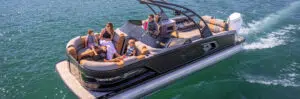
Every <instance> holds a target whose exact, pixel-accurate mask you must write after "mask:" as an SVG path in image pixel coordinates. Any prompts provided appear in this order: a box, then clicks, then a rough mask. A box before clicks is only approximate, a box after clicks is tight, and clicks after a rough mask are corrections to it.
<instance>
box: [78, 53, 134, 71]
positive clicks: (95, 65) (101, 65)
mask: <svg viewBox="0 0 300 99" xmlns="http://www.w3.org/2000/svg"><path fill="white" fill-rule="evenodd" d="M123 61H124V62H123V63H122V64H120V63H118V62H97V61H92V60H85V59H83V60H81V61H80V64H81V65H82V66H83V67H84V68H87V69H90V70H95V71H106V70H114V69H118V68H121V67H123V66H128V65H129V64H132V63H135V62H137V61H138V58H137V57H136V56H131V57H127V58H125V59H124V60H123Z"/></svg>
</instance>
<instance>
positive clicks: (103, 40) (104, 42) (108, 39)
mask: <svg viewBox="0 0 300 99" xmlns="http://www.w3.org/2000/svg"><path fill="white" fill-rule="evenodd" d="M114 35H115V32H114V27H113V24H112V23H110V22H108V23H107V24H106V26H105V28H104V29H102V31H101V33H100V37H99V38H100V40H99V44H100V45H101V46H106V47H107V59H108V60H111V59H113V56H114V55H115V56H117V57H119V56H120V54H118V53H117V51H116V48H115V46H114V44H113V42H112V41H113V37H114Z"/></svg>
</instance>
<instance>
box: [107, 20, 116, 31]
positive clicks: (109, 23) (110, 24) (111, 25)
mask: <svg viewBox="0 0 300 99" xmlns="http://www.w3.org/2000/svg"><path fill="white" fill-rule="evenodd" d="M106 25H107V26H109V32H112V33H114V32H115V31H114V25H113V24H112V23H111V22H108V23H107V24H106Z"/></svg>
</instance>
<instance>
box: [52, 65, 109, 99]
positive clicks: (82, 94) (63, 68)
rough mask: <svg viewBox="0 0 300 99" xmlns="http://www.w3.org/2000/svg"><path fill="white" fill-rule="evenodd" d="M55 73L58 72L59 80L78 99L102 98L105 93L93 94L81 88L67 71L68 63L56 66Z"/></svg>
mask: <svg viewBox="0 0 300 99" xmlns="http://www.w3.org/2000/svg"><path fill="white" fill-rule="evenodd" d="M56 71H57V72H58V74H59V76H60V77H61V79H63V81H64V83H65V84H66V85H67V86H68V88H69V89H71V91H72V92H73V93H74V94H75V95H76V96H78V97H79V98H80V99H95V98H97V97H100V96H103V95H105V94H107V93H105V92H93V91H88V90H86V89H85V88H84V87H82V86H81V84H80V82H79V81H78V80H77V79H76V78H75V76H73V75H72V74H71V72H70V70H69V66H68V61H66V60H65V61H62V62H59V63H57V64H56Z"/></svg>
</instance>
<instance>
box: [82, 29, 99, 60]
mask: <svg viewBox="0 0 300 99" xmlns="http://www.w3.org/2000/svg"><path fill="white" fill-rule="evenodd" d="M87 34H88V35H87V37H86V38H85V45H86V47H87V48H90V49H92V51H93V52H94V54H95V55H98V54H97V52H96V51H95V46H97V45H96V44H97V43H95V42H97V40H96V37H95V35H94V31H93V30H91V29H89V30H88V33H87Z"/></svg>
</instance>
